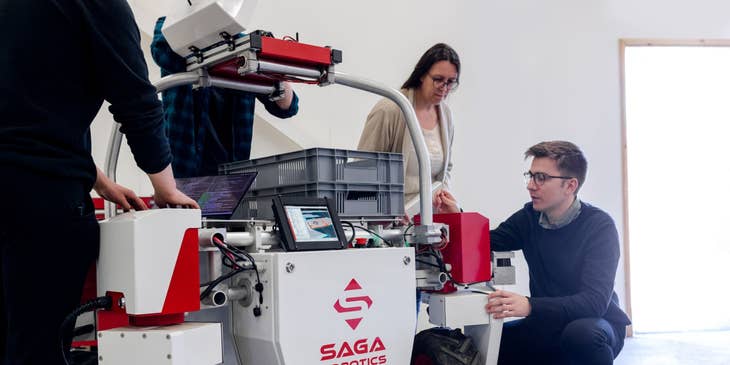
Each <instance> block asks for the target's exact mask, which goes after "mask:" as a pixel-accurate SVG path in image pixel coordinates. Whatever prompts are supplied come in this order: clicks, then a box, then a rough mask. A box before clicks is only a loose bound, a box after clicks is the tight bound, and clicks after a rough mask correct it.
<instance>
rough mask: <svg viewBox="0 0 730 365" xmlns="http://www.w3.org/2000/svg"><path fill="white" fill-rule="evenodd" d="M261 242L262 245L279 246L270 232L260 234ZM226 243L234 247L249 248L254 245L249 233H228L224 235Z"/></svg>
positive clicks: (277, 240)
mask: <svg viewBox="0 0 730 365" xmlns="http://www.w3.org/2000/svg"><path fill="white" fill-rule="evenodd" d="M261 240H262V241H263V242H262V243H263V244H264V245H270V246H275V245H278V244H279V239H278V238H277V236H276V235H275V234H273V233H271V232H261ZM226 243H228V244H229V245H231V246H236V247H243V246H251V245H253V244H254V236H253V234H251V232H228V233H226Z"/></svg>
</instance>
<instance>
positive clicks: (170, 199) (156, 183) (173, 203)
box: [147, 165, 200, 209]
mask: <svg viewBox="0 0 730 365" xmlns="http://www.w3.org/2000/svg"><path fill="white" fill-rule="evenodd" d="M147 176H149V178H150V182H152V187H153V188H154V189H155V205H157V206H158V207H159V208H166V207H171V208H174V207H177V206H180V207H183V208H196V209H200V206H199V205H198V203H197V202H196V201H195V200H193V199H190V198H189V197H188V196H187V195H185V194H183V193H182V192H181V191H180V190H177V185H175V177H174V176H173V175H172V166H170V165H167V167H165V169H163V170H162V171H160V172H158V173H154V174H148V175H147Z"/></svg>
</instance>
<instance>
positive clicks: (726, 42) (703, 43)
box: [619, 38, 730, 337]
mask: <svg viewBox="0 0 730 365" xmlns="http://www.w3.org/2000/svg"><path fill="white" fill-rule="evenodd" d="M627 47H730V39H651V38H622V39H619V72H620V77H621V164H622V166H621V168H622V178H621V180H622V189H623V194H622V195H623V214H624V217H623V225H624V232H623V255H624V288H625V289H624V290H625V298H626V312H627V313H628V315H629V317H630V318H633V313H632V311H631V275H630V274H631V265H630V258H631V255H630V250H629V188H628V187H629V186H628V181H629V180H628V168H627V158H628V152H627V142H626V65H625V61H626V48H627ZM626 335H627V336H628V337H632V336H633V335H634V330H633V327H632V326H629V327H628V328H627V329H626Z"/></svg>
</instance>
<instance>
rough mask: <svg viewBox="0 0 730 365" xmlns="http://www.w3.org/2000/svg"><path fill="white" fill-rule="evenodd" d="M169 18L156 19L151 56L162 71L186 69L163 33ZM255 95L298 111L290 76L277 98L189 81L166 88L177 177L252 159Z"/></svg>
mask: <svg viewBox="0 0 730 365" xmlns="http://www.w3.org/2000/svg"><path fill="white" fill-rule="evenodd" d="M164 22H165V17H161V18H159V19H158V20H157V23H156V25H155V31H154V36H153V39H152V45H151V48H152V58H153V59H154V60H155V62H156V63H157V65H158V66H160V69H161V74H162V76H163V77H164V76H167V75H170V74H174V73H178V72H185V71H186V65H185V59H184V58H183V57H181V56H179V55H178V54H176V53H175V52H174V51H173V50H172V48H170V45H169V44H168V43H167V40H165V37H164V35H163V34H162V25H163V24H164ZM240 36H241V35H240V34H239V35H238V37H240ZM256 99H258V100H259V101H260V102H261V103H262V104H264V107H265V108H266V110H267V111H268V112H269V113H271V114H272V115H274V116H276V117H279V118H290V117H292V116H294V115H296V114H297V111H299V98H298V97H297V95H296V93H294V92H293V91H292V88H291V85H290V84H289V83H287V82H285V83H284V95H283V97H282V98H281V99H279V100H276V101H271V100H269V97H268V95H257V94H253V93H249V92H245V91H239V90H231V89H220V88H216V87H207V88H199V89H196V90H193V88H192V86H191V85H186V86H179V87H175V88H172V89H168V90H166V91H164V92H163V93H162V104H163V108H164V110H165V132H166V133H167V136H168V138H169V140H170V150H171V152H172V169H173V172H174V174H175V177H193V176H207V175H217V174H218V165H219V164H222V163H226V162H232V161H240V160H248V159H249V158H250V156H251V139H252V137H253V116H254V107H255V102H256V101H255V100H256Z"/></svg>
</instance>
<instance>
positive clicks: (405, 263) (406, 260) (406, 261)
mask: <svg viewBox="0 0 730 365" xmlns="http://www.w3.org/2000/svg"><path fill="white" fill-rule="evenodd" d="M410 263H411V258H410V256H404V257H403V265H406V266H408V264H410Z"/></svg>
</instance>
